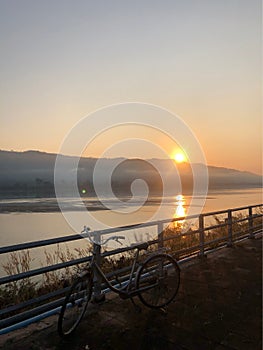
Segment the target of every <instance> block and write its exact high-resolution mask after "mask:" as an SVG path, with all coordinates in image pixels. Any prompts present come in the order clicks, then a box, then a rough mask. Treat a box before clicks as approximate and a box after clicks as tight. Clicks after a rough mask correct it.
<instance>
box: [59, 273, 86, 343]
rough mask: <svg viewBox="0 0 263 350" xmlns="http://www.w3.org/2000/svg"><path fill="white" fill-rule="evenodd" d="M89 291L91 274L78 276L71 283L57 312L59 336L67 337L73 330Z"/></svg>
mask: <svg viewBox="0 0 263 350" xmlns="http://www.w3.org/2000/svg"><path fill="white" fill-rule="evenodd" d="M91 293H92V278H91V276H84V277H79V278H78V279H77V280H76V281H75V282H74V283H73V284H72V286H71V288H70V290H69V292H68V294H67V295H66V297H65V300H64V302H63V305H62V308H61V311H60V314H59V319H58V333H59V335H60V336H61V337H67V336H69V335H71V334H72V333H73V332H74V331H75V329H76V328H77V326H78V324H79V323H80V321H81V319H82V317H83V316H84V314H85V311H86V309H87V306H88V303H89V301H90V298H91Z"/></svg>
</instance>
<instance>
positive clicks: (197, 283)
mask: <svg viewBox="0 0 263 350" xmlns="http://www.w3.org/2000/svg"><path fill="white" fill-rule="evenodd" d="M261 281H262V239H259V238H258V239H253V240H252V239H251V240H249V239H248V240H245V241H243V242H240V243H238V244H236V245H235V246H233V247H232V248H224V249H222V250H220V251H218V252H216V253H213V254H211V255H208V257H207V258H206V259H195V260H192V261H191V262H189V263H187V264H185V265H183V266H182V273H181V286H180V289H179V294H178V296H177V298H176V300H175V302H174V303H172V304H170V305H169V307H168V308H167V310H166V312H163V311H158V310H156V311H155V310H150V309H148V308H146V307H143V306H142V311H141V312H140V313H137V312H135V310H134V308H133V306H132V304H131V303H130V302H129V301H127V300H126V301H124V300H120V299H119V298H117V297H113V296H112V295H111V294H109V295H108V296H107V301H106V302H105V303H103V304H100V305H93V306H92V311H91V314H90V317H86V318H85V319H84V320H83V322H82V323H81V324H80V326H79V328H78V329H77V331H76V333H75V335H74V336H73V337H72V339H70V340H68V341H65V340H61V339H60V338H59V336H58V335H57V331H56V327H57V326H56V322H57V316H54V317H51V318H49V319H45V320H43V321H41V322H38V323H35V324H33V325H31V326H28V327H27V328H24V329H21V330H18V331H14V332H12V333H9V334H7V335H3V336H2V337H1V340H0V346H2V349H4V350H14V349H18V348H19V349H20V350H27V349H39V350H44V349H45V350H51V349H52V350H62V349H63V350H64V349H65V350H69V349H70V350H84V349H89V350H106V349H107V350H113V349H114V350H124V349H125V350H126V349H132V350H159V349H160V350H161V349H167V350H197V349H202V350H208V349H209V350H234V349H236V350H243V349H244V350H248V349H253V350H261V345H262V329H261V326H262V319H261V313H262V311H261V305H262V299H261V297H262V288H261ZM136 303H138V305H140V306H141V304H139V302H138V301H137V300H136Z"/></svg>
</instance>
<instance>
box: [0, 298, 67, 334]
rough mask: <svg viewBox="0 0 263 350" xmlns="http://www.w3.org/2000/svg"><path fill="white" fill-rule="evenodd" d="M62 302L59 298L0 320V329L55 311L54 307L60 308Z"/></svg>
mask: <svg viewBox="0 0 263 350" xmlns="http://www.w3.org/2000/svg"><path fill="white" fill-rule="evenodd" d="M63 301H64V298H60V299H57V300H54V301H52V302H50V303H46V304H43V305H40V306H37V307H35V308H34V309H30V310H27V311H24V312H23V313H20V314H17V315H14V316H11V317H8V318H5V319H3V320H0V328H5V327H7V326H9V325H11V324H13V323H18V322H21V321H24V320H26V319H27V318H30V317H33V316H36V315H38V314H41V313H43V312H46V311H49V310H52V309H55V308H56V307H58V306H61V305H62V303H63Z"/></svg>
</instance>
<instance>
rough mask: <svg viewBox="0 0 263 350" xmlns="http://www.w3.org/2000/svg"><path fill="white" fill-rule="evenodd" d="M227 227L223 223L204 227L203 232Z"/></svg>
mask: <svg viewBox="0 0 263 350" xmlns="http://www.w3.org/2000/svg"><path fill="white" fill-rule="evenodd" d="M227 225H228V223H227V222H224V223H222V224H217V225H212V226H205V227H204V231H209V230H214V229H215V228H219V227H226V226H227Z"/></svg>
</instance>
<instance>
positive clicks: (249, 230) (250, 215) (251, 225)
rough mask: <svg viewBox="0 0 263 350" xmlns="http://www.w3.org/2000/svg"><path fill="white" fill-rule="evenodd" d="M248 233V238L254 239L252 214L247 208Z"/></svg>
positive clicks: (250, 209) (250, 208)
mask: <svg viewBox="0 0 263 350" xmlns="http://www.w3.org/2000/svg"><path fill="white" fill-rule="evenodd" d="M248 232H249V238H252V239H253V238H255V236H254V229H253V213H252V207H249V208H248Z"/></svg>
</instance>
